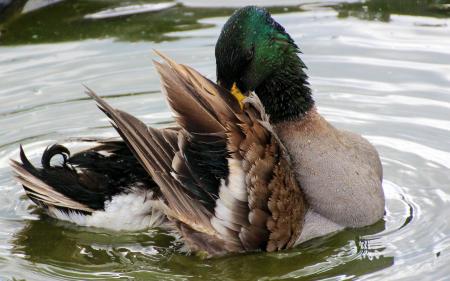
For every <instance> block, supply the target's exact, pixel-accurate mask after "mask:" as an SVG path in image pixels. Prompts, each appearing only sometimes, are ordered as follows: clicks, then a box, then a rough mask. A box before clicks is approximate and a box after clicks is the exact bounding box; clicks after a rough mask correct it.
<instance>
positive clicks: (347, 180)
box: [277, 109, 384, 227]
mask: <svg viewBox="0 0 450 281" xmlns="http://www.w3.org/2000/svg"><path fill="white" fill-rule="evenodd" d="M277 132H278V134H279V136H280V138H281V140H282V141H283V142H284V144H285V145H286V147H287V149H288V150H289V152H290V154H291V157H292V160H293V163H294V165H295V166H296V167H295V171H296V174H297V179H298V181H299V183H300V185H301V186H302V189H303V191H304V193H305V195H306V198H307V200H308V202H309V204H310V206H311V208H312V209H313V210H314V211H315V212H317V213H319V214H320V215H322V216H324V217H326V218H328V219H329V220H331V221H333V222H335V223H337V224H339V225H342V226H344V227H360V226H365V225H370V224H373V223H375V222H376V221H378V220H379V219H380V218H381V217H382V216H383V214H384V194H383V190H382V186H381V182H382V166H381V162H380V158H379V156H378V153H377V151H376V150H375V148H374V147H373V146H372V145H371V144H370V143H369V142H368V141H367V140H366V139H364V138H362V137H361V136H359V135H357V134H353V133H350V132H345V131H340V130H337V129H336V128H334V127H333V126H331V125H330V124H329V123H328V122H327V121H326V120H325V119H324V118H323V117H322V116H320V114H319V113H317V112H316V110H315V109H312V110H311V112H309V113H308V114H307V116H305V118H304V119H303V120H302V121H300V122H284V123H281V124H279V125H278V126H277Z"/></svg>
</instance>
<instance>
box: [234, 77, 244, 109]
mask: <svg viewBox="0 0 450 281" xmlns="http://www.w3.org/2000/svg"><path fill="white" fill-rule="evenodd" d="M230 93H231V94H232V95H233V96H234V97H235V98H236V100H237V101H238V102H239V105H240V106H241V109H242V108H243V107H244V103H243V101H244V99H245V95H244V94H243V93H242V92H241V90H239V88H238V86H237V85H236V82H235V83H233V86H232V87H231V91H230Z"/></svg>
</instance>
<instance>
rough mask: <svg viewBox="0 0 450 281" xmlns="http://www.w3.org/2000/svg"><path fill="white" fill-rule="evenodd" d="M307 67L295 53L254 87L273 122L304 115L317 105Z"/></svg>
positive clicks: (300, 117) (298, 117) (296, 118)
mask: <svg viewBox="0 0 450 281" xmlns="http://www.w3.org/2000/svg"><path fill="white" fill-rule="evenodd" d="M304 68H305V65H304V64H303V62H302V61H301V60H300V58H299V57H298V56H297V55H295V57H292V58H291V59H287V60H286V64H285V67H283V68H282V69H279V70H278V71H276V72H275V73H274V74H273V75H272V76H271V77H270V78H268V79H266V80H265V81H264V82H263V83H262V84H261V85H259V86H258V88H256V89H255V93H256V94H257V95H258V97H259V98H260V100H261V102H262V104H263V105H264V108H265V109H266V113H267V114H268V115H269V116H270V121H271V122H272V123H279V122H284V121H292V120H299V119H302V117H303V116H305V114H306V113H307V112H308V111H309V110H310V109H311V108H312V107H313V106H314V100H313V98H312V95H311V89H310V88H309V83H308V81H307V79H308V76H307V75H306V73H305V72H304V71H303V69H304Z"/></svg>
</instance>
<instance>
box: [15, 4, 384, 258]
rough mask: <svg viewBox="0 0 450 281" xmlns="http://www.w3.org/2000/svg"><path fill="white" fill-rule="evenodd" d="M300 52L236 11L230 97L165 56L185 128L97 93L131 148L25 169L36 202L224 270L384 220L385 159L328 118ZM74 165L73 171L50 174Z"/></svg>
mask: <svg viewBox="0 0 450 281" xmlns="http://www.w3.org/2000/svg"><path fill="white" fill-rule="evenodd" d="M298 53H299V49H298V47H297V45H296V44H295V43H294V41H293V39H292V38H291V37H290V36H289V34H288V33H287V32H286V31H285V30H284V28H283V27H282V26H281V25H280V24H278V23H277V22H276V21H275V20H274V19H273V18H272V17H271V16H270V14H269V13H268V12H267V11H266V10H264V9H262V8H258V7H253V6H251V7H245V8H242V9H239V10H238V11H236V12H235V13H234V14H233V15H232V16H231V18H230V19H229V20H228V21H227V23H226V24H225V26H224V27H223V30H222V32H221V35H220V37H219V39H218V42H217V45H216V64H217V84H215V83H213V82H212V81H210V80H208V79H207V78H205V77H203V76H202V75H201V74H199V73H198V72H196V71H195V70H194V69H192V68H190V67H188V66H185V65H180V64H177V63H176V62H174V61H173V60H171V59H170V58H168V57H166V56H164V55H162V54H160V56H161V57H162V58H163V60H164V63H158V62H155V66H156V69H157V71H158V73H159V74H160V76H161V83H162V88H163V92H165V94H166V96H167V100H168V102H169V105H170V107H171V108H172V110H173V112H174V113H175V118H176V121H177V123H178V125H179V127H177V128H167V129H155V128H151V127H148V126H146V125H145V124H144V123H142V122H141V121H139V120H138V119H137V118H135V117H133V116H132V115H130V114H128V113H125V112H123V111H120V110H117V109H114V108H113V107H112V106H110V105H109V104H108V103H107V102H106V101H105V100H103V99H102V98H100V97H99V96H98V95H96V94H95V93H94V92H93V91H92V90H88V91H87V93H88V95H89V96H91V97H92V98H93V99H94V100H95V101H96V102H97V105H98V106H99V108H100V109H101V110H102V111H103V112H104V113H105V114H106V115H107V116H108V117H109V118H110V119H111V121H112V124H113V126H114V128H115V129H116V130H117V132H118V133H119V135H120V136H121V138H122V139H123V141H115V140H114V141H113V140H104V141H100V142H99V144H97V145H96V146H94V147H92V148H89V149H87V150H85V151H82V152H79V153H76V154H73V155H72V156H70V152H69V150H68V149H67V148H66V147H64V146H62V145H55V146H52V147H50V148H48V149H47V150H46V151H45V152H44V154H43V157H42V161H41V162H42V168H36V167H34V166H33V165H32V164H31V163H30V161H29V160H28V159H27V157H26V156H25V153H24V151H23V149H22V148H21V152H20V158H21V162H18V161H12V166H13V169H14V171H15V174H16V178H17V179H18V180H19V181H20V182H21V183H22V185H23V186H24V188H25V191H26V193H27V194H28V196H29V197H30V198H31V199H32V200H33V201H34V202H35V203H37V204H38V205H40V206H42V207H44V208H45V209H46V210H47V212H48V213H49V215H51V216H54V217H57V218H60V219H65V220H69V221H73V222H75V223H78V224H81V225H88V226H99V227H107V228H113V229H124V230H137V229H144V228H148V227H158V226H159V227H170V228H172V229H175V230H176V231H178V232H179V233H180V234H181V236H182V237H183V239H184V241H185V242H186V245H187V246H188V247H189V248H190V249H191V250H193V251H202V252H206V253H207V254H208V255H210V256H215V255H222V254H225V253H229V252H243V251H250V250H265V251H275V250H281V249H286V248H290V247H293V246H295V245H297V244H299V243H301V242H303V241H306V240H309V239H311V238H314V237H318V236H322V235H325V234H328V233H331V232H334V231H337V230H340V229H343V228H346V227H361V226H366V225H370V224H373V223H375V222H377V221H378V220H380V219H381V218H382V216H383V214H384V204H385V203H384V194H383V190H382V186H381V182H382V167H381V162H380V159H379V156H378V153H377V151H376V150H375V148H374V147H373V146H372V145H371V144H370V143H369V142H368V141H367V140H365V139H364V138H362V137H361V136H359V135H356V134H353V133H349V132H345V131H341V130H338V129H336V128H335V127H333V126H332V125H331V124H329V123H328V122H327V121H326V120H325V119H324V118H323V117H322V116H321V115H320V114H319V113H318V112H317V110H316V108H315V105H314V100H313V98H312V94H311V90H310V88H309V84H308V82H307V75H306V74H305V72H304V69H305V65H304V63H303V62H302V60H301V59H300V58H299V56H298ZM58 154H60V155H63V158H64V162H63V164H62V165H61V166H52V165H50V162H51V161H50V160H51V158H52V157H53V156H55V155H58Z"/></svg>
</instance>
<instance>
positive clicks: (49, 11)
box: [0, 0, 300, 45]
mask: <svg viewBox="0 0 450 281" xmlns="http://www.w3.org/2000/svg"><path fill="white" fill-rule="evenodd" d="M122 2H123V1H117V0H116V1H63V2H59V3H57V4H54V5H52V6H47V7H45V8H42V9H39V10H36V11H34V12H32V13H29V14H21V10H22V6H21V5H20V4H19V3H22V5H23V4H24V2H23V1H22V2H20V1H18V2H17V3H15V4H14V5H12V6H11V7H10V8H9V9H8V11H6V12H5V14H6V15H3V20H2V18H1V17H0V45H16V44H34V43H48V42H63V41H76V40H84V39H90V38H108V37H113V38H117V39H118V40H124V41H144V40H145V41H154V42H160V41H167V40H174V39H176V37H173V36H169V35H167V34H166V33H168V32H174V31H183V30H191V29H197V28H205V27H208V26H210V25H208V24H205V23H201V22H200V21H199V20H201V19H203V18H206V17H218V16H229V15H230V14H231V13H232V12H233V11H234V9H233V8H189V7H185V6H183V5H181V4H178V5H176V6H174V5H167V4H170V3H165V4H166V5H165V6H164V9H162V10H159V11H153V12H149V11H147V13H141V12H142V11H141V10H139V9H137V10H136V11H135V12H134V13H133V14H127V13H125V14H123V15H122V16H119V17H104V18H103V17H101V16H98V15H99V14H100V13H105V11H108V10H109V11H111V9H114V8H117V7H122V6H123V5H125V4H126V2H125V3H122ZM158 2H160V1H154V0H146V1H140V4H141V7H144V8H145V7H147V8H148V6H146V5H145V4H143V3H149V4H151V3H158ZM121 3H122V4H121ZM135 6H136V5H135ZM135 6H133V7H135ZM270 10H271V11H272V12H277V13H282V12H284V13H285V12H290V11H299V10H300V9H299V8H298V7H287V8H277V7H274V8H272V9H270ZM55 15H58V16H55ZM92 15H97V16H95V17H94V16H92Z"/></svg>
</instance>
